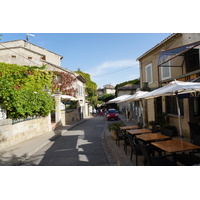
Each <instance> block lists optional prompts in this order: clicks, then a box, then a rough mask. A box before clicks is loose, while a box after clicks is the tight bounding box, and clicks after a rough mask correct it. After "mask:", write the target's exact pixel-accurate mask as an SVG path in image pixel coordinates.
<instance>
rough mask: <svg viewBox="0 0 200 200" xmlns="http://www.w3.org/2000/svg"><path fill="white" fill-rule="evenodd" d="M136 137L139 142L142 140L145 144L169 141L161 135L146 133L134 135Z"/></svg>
mask: <svg viewBox="0 0 200 200" xmlns="http://www.w3.org/2000/svg"><path fill="white" fill-rule="evenodd" d="M136 137H137V138H138V139H140V140H143V141H144V142H146V143H150V142H154V141H159V140H168V139H170V137H168V136H166V135H162V134H160V133H148V134H142V135H136Z"/></svg>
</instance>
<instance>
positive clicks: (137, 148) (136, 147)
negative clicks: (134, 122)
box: [127, 134, 142, 166]
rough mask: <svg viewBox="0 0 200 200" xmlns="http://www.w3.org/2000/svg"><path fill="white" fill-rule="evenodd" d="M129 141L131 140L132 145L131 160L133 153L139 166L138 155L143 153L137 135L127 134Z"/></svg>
mask: <svg viewBox="0 0 200 200" xmlns="http://www.w3.org/2000/svg"><path fill="white" fill-rule="evenodd" d="M127 136H128V139H129V142H130V146H131V157H130V160H131V161H132V158H133V154H134V155H135V159H136V166H138V156H140V155H142V151H141V149H140V146H139V144H138V143H137V141H136V138H135V137H132V136H131V135H129V134H127Z"/></svg>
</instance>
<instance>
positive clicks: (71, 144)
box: [24, 116, 116, 166]
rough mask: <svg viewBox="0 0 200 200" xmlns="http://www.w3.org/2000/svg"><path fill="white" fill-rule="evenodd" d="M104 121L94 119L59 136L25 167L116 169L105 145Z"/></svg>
mask: <svg viewBox="0 0 200 200" xmlns="http://www.w3.org/2000/svg"><path fill="white" fill-rule="evenodd" d="M106 126H107V122H106V119H105V117H99V116H97V117H94V118H91V119H89V120H87V121H86V122H84V123H82V124H79V125H78V126H75V127H74V128H73V129H71V130H68V131H66V130H64V127H63V129H62V133H61V136H60V137H59V138H57V139H56V140H55V141H53V142H51V143H49V144H48V145H46V146H45V147H44V148H42V149H41V150H39V151H38V152H37V153H36V154H34V155H33V156H32V157H30V158H29V159H28V160H27V161H26V163H25V164H24V165H28V166H34V165H36V166H109V165H116V164H115V161H114V159H113V157H112V155H111V154H110V152H109V151H108V149H107V146H106V144H105V140H104V139H103V137H104V130H105V128H106Z"/></svg>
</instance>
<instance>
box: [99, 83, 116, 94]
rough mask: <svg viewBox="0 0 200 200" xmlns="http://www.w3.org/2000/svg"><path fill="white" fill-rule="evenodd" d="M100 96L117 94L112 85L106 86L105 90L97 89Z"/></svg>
mask: <svg viewBox="0 0 200 200" xmlns="http://www.w3.org/2000/svg"><path fill="white" fill-rule="evenodd" d="M97 93H98V96H101V95H102V94H115V87H114V86H113V85H111V84H107V85H104V86H103V88H98V89H97Z"/></svg>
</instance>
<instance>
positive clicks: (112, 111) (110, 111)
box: [108, 110, 117, 113]
mask: <svg viewBox="0 0 200 200" xmlns="http://www.w3.org/2000/svg"><path fill="white" fill-rule="evenodd" d="M108 113H117V111H116V110H109V111H108Z"/></svg>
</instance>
